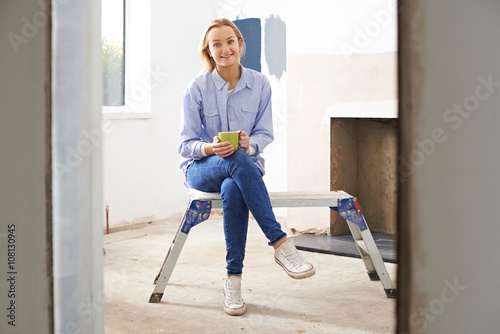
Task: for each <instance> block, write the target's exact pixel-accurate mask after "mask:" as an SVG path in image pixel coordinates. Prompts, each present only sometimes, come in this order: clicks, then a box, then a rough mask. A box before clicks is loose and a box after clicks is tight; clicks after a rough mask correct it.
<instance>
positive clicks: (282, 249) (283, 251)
mask: <svg viewBox="0 0 500 334" xmlns="http://www.w3.org/2000/svg"><path fill="white" fill-rule="evenodd" d="M274 260H276V263H277V264H279V265H280V266H282V267H283V269H284V270H285V271H286V273H287V274H288V276H290V277H291V278H295V279H301V278H307V277H311V276H312V275H314V274H315V273H316V270H315V269H314V267H313V265H312V264H310V263H309V262H307V261H306V260H304V258H303V257H302V256H300V254H299V252H297V248H295V243H294V242H293V240H291V239H288V240H287V241H286V242H285V243H283V244H281V245H280V246H279V247H278V248H277V249H276V250H275V251H274Z"/></svg>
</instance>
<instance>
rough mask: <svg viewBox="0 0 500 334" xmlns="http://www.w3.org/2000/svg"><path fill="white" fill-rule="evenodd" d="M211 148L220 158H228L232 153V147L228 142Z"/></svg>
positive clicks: (216, 144)
mask: <svg viewBox="0 0 500 334" xmlns="http://www.w3.org/2000/svg"><path fill="white" fill-rule="evenodd" d="M213 147H214V153H215V154H216V155H217V156H219V157H221V158H225V157H228V156H230V155H231V154H233V152H234V148H233V145H231V142H228V141H226V142H222V143H221V142H218V143H215V144H214V146H213Z"/></svg>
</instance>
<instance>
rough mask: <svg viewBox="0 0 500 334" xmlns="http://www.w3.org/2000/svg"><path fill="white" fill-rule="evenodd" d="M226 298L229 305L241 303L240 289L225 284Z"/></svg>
mask: <svg viewBox="0 0 500 334" xmlns="http://www.w3.org/2000/svg"><path fill="white" fill-rule="evenodd" d="M226 294H227V295H226V298H227V299H228V303H229V305H231V304H241V302H242V298H241V290H238V289H233V288H231V287H229V286H226Z"/></svg>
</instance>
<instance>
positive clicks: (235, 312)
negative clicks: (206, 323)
mask: <svg viewBox="0 0 500 334" xmlns="http://www.w3.org/2000/svg"><path fill="white" fill-rule="evenodd" d="M246 310H247V306H246V305H243V307H241V308H229V307H226V305H224V312H226V314H229V315H242V314H243V313H245V311H246Z"/></svg>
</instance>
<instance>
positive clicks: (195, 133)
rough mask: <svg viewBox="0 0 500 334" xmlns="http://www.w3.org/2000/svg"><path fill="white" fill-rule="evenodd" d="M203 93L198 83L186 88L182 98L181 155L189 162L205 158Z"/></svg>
mask: <svg viewBox="0 0 500 334" xmlns="http://www.w3.org/2000/svg"><path fill="white" fill-rule="evenodd" d="M201 108H202V100H201V92H200V88H199V87H198V85H197V84H196V82H192V83H191V84H190V85H188V87H187V88H186V90H185V92H184V95H183V97H182V113H181V132H180V138H179V141H180V145H179V154H180V155H181V157H183V158H184V159H187V160H200V159H202V158H203V155H202V154H201V147H202V145H203V144H205V143H206V141H203V140H201V116H200V113H201Z"/></svg>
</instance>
